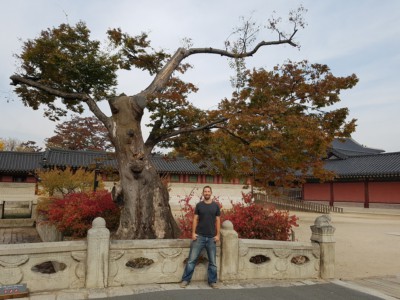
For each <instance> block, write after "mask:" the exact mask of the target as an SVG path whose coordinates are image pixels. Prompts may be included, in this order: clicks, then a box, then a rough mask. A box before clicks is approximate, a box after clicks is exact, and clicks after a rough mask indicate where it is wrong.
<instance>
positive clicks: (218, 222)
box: [214, 216, 221, 242]
mask: <svg viewBox="0 0 400 300" xmlns="http://www.w3.org/2000/svg"><path fill="white" fill-rule="evenodd" d="M220 229H221V217H220V216H217V217H215V231H216V234H215V237H214V241H216V242H218V241H219V238H220V235H219V231H220Z"/></svg>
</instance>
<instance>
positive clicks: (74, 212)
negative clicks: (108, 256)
mask: <svg viewBox="0 0 400 300" xmlns="http://www.w3.org/2000/svg"><path fill="white" fill-rule="evenodd" d="M52 200H53V201H52V202H51V204H50V205H49V210H48V220H49V223H51V224H54V225H55V226H56V227H57V228H58V230H60V231H61V232H62V233H63V234H64V235H66V236H73V237H84V236H86V234H87V231H88V229H90V227H91V225H92V221H93V220H94V219H95V218H96V217H103V218H104V219H105V220H106V225H107V228H109V229H110V230H114V229H115V228H117V226H118V224H119V216H120V211H119V208H118V207H117V206H116V204H115V203H114V202H113V201H112V198H111V194H110V193H109V192H107V191H98V192H89V193H73V194H68V195H66V196H65V197H64V198H62V199H59V198H55V199H52Z"/></svg>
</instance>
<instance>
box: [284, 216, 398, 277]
mask: <svg viewBox="0 0 400 300" xmlns="http://www.w3.org/2000/svg"><path fill="white" fill-rule="evenodd" d="M361 211H363V212H361ZM372 212H373V213H372ZM291 214H294V215H296V216H298V217H299V221H298V223H299V225H300V226H299V227H297V228H295V229H294V231H295V238H296V240H298V241H301V242H305V241H309V240H310V237H311V229H310V226H311V225H313V224H314V220H315V218H316V217H318V216H320V215H321V214H318V213H306V212H293V213H292V212H291ZM331 219H332V225H333V226H334V227H335V228H336V231H335V240H336V248H335V250H336V264H335V278H338V279H355V278H364V277H373V276H386V275H400V257H399V256H400V210H398V209H396V210H393V211H392V212H389V211H388V210H371V211H369V212H368V213H365V209H359V212H357V211H356V210H355V211H350V212H346V210H345V213H343V214H339V213H331Z"/></svg>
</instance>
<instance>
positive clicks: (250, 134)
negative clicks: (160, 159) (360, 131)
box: [11, 9, 356, 239]
mask: <svg viewBox="0 0 400 300" xmlns="http://www.w3.org/2000/svg"><path fill="white" fill-rule="evenodd" d="M301 11H302V9H300V10H299V11H297V12H293V13H291V14H290V15H289V21H290V22H291V23H292V25H293V28H292V29H293V31H292V32H290V33H289V34H285V33H283V32H282V31H279V30H278V29H277V22H276V20H271V21H270V22H269V27H270V29H272V30H273V31H274V32H275V33H276V34H277V38H276V40H272V41H260V42H256V41H255V33H256V32H257V30H254V27H252V26H251V25H252V24H251V22H245V24H244V26H243V27H240V28H239V29H237V30H236V33H237V34H239V38H238V39H236V40H235V41H231V42H226V43H225V47H224V48H223V49H215V48H210V47H206V48H193V47H192V46H191V45H190V43H188V45H187V46H186V47H182V48H178V49H177V50H176V51H175V53H173V54H172V55H170V54H168V53H166V52H165V51H162V50H160V51H156V50H154V49H153V48H152V47H151V46H150V42H149V40H148V37H147V35H146V34H141V35H138V36H130V35H128V34H126V33H123V32H122V31H121V30H120V29H111V30H109V31H108V38H109V41H110V45H111V46H112V49H110V47H109V48H108V49H107V51H102V50H101V49H100V43H99V42H98V41H95V40H91V39H90V35H89V33H90V32H89V30H88V28H87V27H86V25H85V24H84V23H78V24H76V25H75V26H70V25H67V24H62V25H60V26H59V27H57V28H53V29H48V30H45V31H43V32H42V33H41V34H40V36H39V37H37V38H36V39H33V40H28V41H26V42H24V44H23V49H22V52H21V53H20V54H19V55H17V57H18V58H19V60H20V62H21V71H20V72H18V73H17V74H14V75H13V76H11V80H12V84H14V85H15V86H16V88H15V91H16V92H17V94H18V95H19V96H20V97H21V99H22V101H23V102H24V104H25V105H27V106H30V107H32V108H33V109H37V108H38V107H39V106H40V105H44V106H46V111H45V114H46V116H47V117H49V118H50V119H53V120H57V119H58V118H59V117H60V116H64V115H65V114H66V113H67V111H68V110H69V111H72V112H76V113H81V112H82V111H83V110H84V107H85V106H87V107H88V108H89V109H90V110H91V111H92V113H93V114H94V115H95V116H96V117H97V118H98V119H99V120H100V121H101V122H102V123H103V124H104V125H105V127H106V128H107V130H108V132H109V136H110V139H111V141H112V143H113V145H114V147H115V150H116V157H117V161H118V168H119V174H120V180H121V186H122V189H123V195H124V201H125V203H124V207H123V209H122V212H121V221H120V227H119V229H118V232H117V235H118V237H119V238H121V239H132V238H170V237H174V236H176V234H177V232H176V231H177V228H176V224H175V222H174V219H173V216H172V214H171V211H170V207H169V203H168V201H169V197H168V192H167V189H166V187H165V186H164V185H163V184H162V182H161V180H160V178H159V176H158V175H157V172H156V170H155V168H154V166H153V165H152V164H151V162H150V161H149V155H150V153H151V151H152V149H153V148H154V147H155V146H156V145H162V146H173V147H175V148H177V149H179V150H180V151H186V152H187V153H188V154H193V153H194V151H193V150H195V149H196V148H198V150H199V151H197V154H198V153H203V154H205V155H208V156H209V157H207V158H209V159H211V160H213V159H214V161H215V162H218V161H221V160H220V159H221V158H225V160H224V164H223V165H221V168H220V169H221V170H222V171H223V169H224V168H225V169H229V168H227V165H228V166H229V163H230V164H231V165H233V161H235V162H236V165H237V167H235V170H237V169H238V168H239V166H243V169H242V170H243V171H249V170H246V168H248V161H249V160H250V161H251V162H253V163H252V164H250V166H253V169H252V170H253V171H254V170H256V169H257V171H260V170H261V168H255V164H254V162H256V161H257V162H258V163H259V162H263V163H265V162H272V161H273V160H275V159H280V160H282V159H283V160H284V161H285V162H284V163H281V164H276V165H272V166H273V168H272V169H273V171H274V172H275V173H276V174H278V173H279V170H282V169H283V167H289V168H292V170H293V172H297V171H299V170H303V171H304V170H306V168H307V165H309V164H310V162H311V163H313V162H315V161H316V156H319V155H321V153H322V151H323V150H324V147H326V146H327V143H328V142H329V139H332V138H333V136H336V135H343V134H345V133H346V130H347V131H348V130H349V127H351V125H352V124H345V117H346V115H347V111H344V110H342V111H339V112H336V113H335V112H332V113H324V112H323V111H322V110H323V108H324V107H325V106H328V105H330V104H333V103H335V102H337V101H338V94H339V92H340V90H341V89H344V88H350V87H352V86H353V85H354V84H355V81H356V78H354V77H353V78H342V79H340V78H339V79H338V78H335V77H333V76H332V75H331V74H330V72H329V70H328V69H327V68H325V67H324V66H317V65H316V66H310V67H308V66H307V65H306V64H303V65H296V64H289V65H288V66H286V67H282V68H280V69H276V70H274V71H271V72H267V71H263V70H259V71H253V72H252V73H249V72H246V71H245V66H244V60H243V59H244V58H246V57H248V56H252V55H255V54H256V53H257V51H258V50H259V49H260V48H261V47H264V46H273V45H284V44H286V45H290V46H293V47H296V46H297V44H296V43H295V42H294V40H293V38H294V36H295V34H296V32H297V30H298V28H299V27H302V26H303V21H302V18H301V14H299V13H301ZM199 54H209V55H218V56H222V57H227V58H231V59H233V63H232V66H233V67H234V68H235V69H236V71H237V75H238V76H237V77H236V79H237V80H236V81H235V85H236V88H237V92H236V93H235V94H234V97H233V98H232V99H231V100H228V99H226V100H223V101H222V102H221V103H220V106H219V108H218V109H216V110H213V111H210V110H207V111H204V110H200V109H198V108H196V107H194V106H193V105H192V104H191V103H190V102H189V101H188V99H187V96H188V95H189V94H190V93H191V92H194V91H196V87H195V86H193V85H192V84H190V83H185V82H183V81H182V80H181V79H179V77H178V75H179V74H180V73H184V72H185V71H186V70H187V69H188V68H189V67H190V66H189V65H188V64H186V63H184V61H185V59H187V58H188V57H190V56H192V55H199ZM132 68H137V69H140V70H143V71H147V72H148V73H149V74H150V75H152V76H153V80H152V81H151V82H150V83H149V85H148V86H147V88H145V89H144V90H142V91H139V92H138V93H137V94H135V95H125V94H121V95H115V87H116V84H117V74H116V72H117V71H118V70H119V69H125V70H131V69H132ZM210 72H212V70H210ZM304 76H305V77H306V78H304ZM103 100H104V101H108V104H109V107H110V109H111V116H107V115H106V114H105V113H104V112H103V111H101V110H100V108H99V106H98V103H99V102H100V101H103ZM146 109H147V110H148V111H149V112H150V114H151V119H152V122H151V124H148V125H149V126H150V127H151V131H150V135H149V137H148V138H147V140H146V141H145V140H144V138H143V136H142V128H141V120H142V117H143V113H144V111H145V110H146ZM313 110H314V111H316V112H315V113H314V112H313ZM337 117H339V119H336V118H337ZM307 118H308V119H309V120H308V121H307V123H305V122H303V120H305V119H307ZM286 120H288V121H287V122H288V123H286ZM303 125H304V126H303ZM303 128H304V129H303ZM310 130H315V131H316V132H315V133H313V134H312V135H310V136H307V134H308V132H310ZM214 136H215V137H216V138H218V139H214V138H213V137H214ZM305 137H307V138H306V139H305ZM314 137H315V138H316V142H317V146H314V141H313V138H314ZM286 138H287V142H285V139H286ZM212 141H214V142H215V144H214V145H213V144H212V143H210V142H212ZM201 145H202V146H205V145H208V147H200V146H201ZM291 145H294V147H291ZM197 146H199V147H197ZM232 153H237V154H236V155H235V157H236V160H229V155H228V154H232ZM299 153H301V155H300V156H299V155H298V154H299ZM240 156H247V157H248V158H247V160H246V159H244V160H242V161H239V160H238V159H237V158H238V157H240ZM309 157H311V158H309ZM278 169H279V170H278ZM250 171H251V170H250ZM266 173H267V172H265V174H266Z"/></svg>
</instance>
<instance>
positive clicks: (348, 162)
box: [324, 152, 400, 177]
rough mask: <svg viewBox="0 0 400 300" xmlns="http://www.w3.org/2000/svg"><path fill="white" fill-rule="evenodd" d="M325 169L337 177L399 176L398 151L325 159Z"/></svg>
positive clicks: (399, 155) (399, 158)
mask: <svg viewBox="0 0 400 300" xmlns="http://www.w3.org/2000/svg"><path fill="white" fill-rule="evenodd" d="M324 166H325V169H327V170H329V171H333V172H335V173H336V174H337V175H338V176H339V177H385V176H395V177H399V176H400V152H392V153H382V154H370V155H360V156H352V157H348V158H347V159H335V160H326V161H325V164H324Z"/></svg>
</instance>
